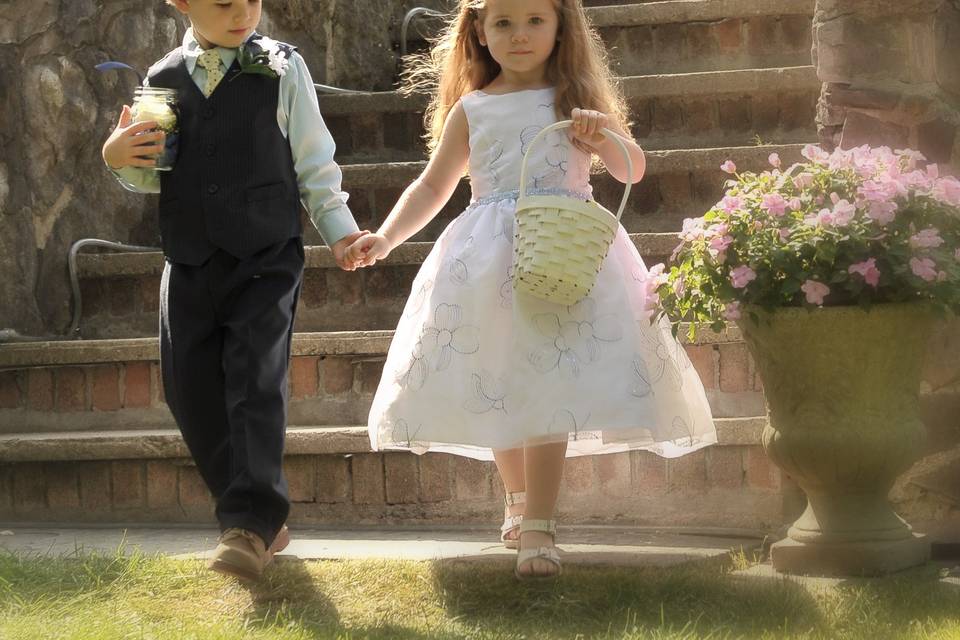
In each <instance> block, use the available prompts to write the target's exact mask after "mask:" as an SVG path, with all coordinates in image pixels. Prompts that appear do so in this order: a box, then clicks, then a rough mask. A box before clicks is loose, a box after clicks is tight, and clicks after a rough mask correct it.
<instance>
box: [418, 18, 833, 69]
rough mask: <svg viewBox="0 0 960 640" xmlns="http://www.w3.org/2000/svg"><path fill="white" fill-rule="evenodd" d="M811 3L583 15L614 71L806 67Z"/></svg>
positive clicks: (427, 24)
mask: <svg viewBox="0 0 960 640" xmlns="http://www.w3.org/2000/svg"><path fill="white" fill-rule="evenodd" d="M813 7H814V2H813V0H672V1H668V2H641V3H636V2H634V3H629V4H622V5H616V6H601V7H589V8H587V14H588V16H589V18H590V21H591V22H592V24H593V25H594V26H595V27H596V28H597V31H598V32H599V34H600V37H601V38H602V40H603V42H604V44H605V45H606V49H607V51H608V53H609V56H610V62H611V66H612V68H613V70H614V72H615V73H617V74H618V75H641V74H649V73H663V72H665V71H666V72H670V73H685V72H691V71H711V70H717V69H747V68H758V67H783V66H796V65H804V64H810V50H811V29H810V25H811V20H812V17H813ZM437 24H438V23H437V22H436V21H429V20H424V21H423V24H422V28H415V29H411V31H410V38H411V39H410V40H409V42H408V47H409V50H410V51H422V50H424V48H425V42H424V40H423V39H422V36H419V38H421V39H419V40H416V39H415V38H418V36H417V33H418V32H422V33H424V34H426V35H435V33H436V31H435V30H436V29H437ZM431 25H432V26H431ZM431 29H433V31H431Z"/></svg>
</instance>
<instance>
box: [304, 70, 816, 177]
mask: <svg viewBox="0 0 960 640" xmlns="http://www.w3.org/2000/svg"><path fill="white" fill-rule="evenodd" d="M620 83H621V86H622V88H623V91H624V94H625V95H626V98H627V104H628V106H629V108H630V114H631V119H632V121H633V127H632V133H633V135H634V137H635V138H636V139H637V140H638V141H639V142H640V143H641V144H642V145H643V147H644V148H645V149H649V150H663V149H682V148H691V147H695V148H702V147H735V146H744V145H749V144H752V143H753V142H754V140H755V139H757V138H760V139H762V140H765V141H766V142H768V143H770V142H777V143H790V142H805V141H808V140H813V139H816V129H815V128H814V116H815V112H816V102H817V96H818V95H819V93H820V82H819V80H818V79H817V77H816V73H815V71H814V69H813V67H810V66H801V67H787V68H771V69H743V70H732V71H711V72H705V73H683V74H661V75H650V76H630V77H624V78H620ZM319 100H320V111H321V113H323V116H324V120H325V121H326V123H327V126H328V127H329V129H330V131H331V133H332V134H333V137H334V140H335V141H336V143H337V159H338V161H339V162H341V163H342V164H357V163H362V162H404V161H415V160H421V159H423V158H424V156H425V153H426V152H425V146H424V144H423V139H422V138H423V133H424V129H423V111H424V108H425V107H426V104H427V97H426V96H425V95H423V94H414V95H409V96H403V95H401V94H400V93H399V92H396V91H389V92H378V93H363V94H340V95H331V94H321V95H320V96H319Z"/></svg>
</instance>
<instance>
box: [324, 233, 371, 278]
mask: <svg viewBox="0 0 960 640" xmlns="http://www.w3.org/2000/svg"><path fill="white" fill-rule="evenodd" d="M369 234H370V232H369V231H354V232H353V233H349V234H347V235H345V236H343V237H342V238H340V239H339V240H337V242H335V243H334V245H333V246H332V247H330V251H331V252H332V253H333V259H334V260H335V261H336V262H337V266H338V267H340V268H341V269H343V270H344V271H354V270H355V269H356V268H357V267H358V266H361V265H359V264H357V261H356V260H351V259H350V258H348V257H347V250H348V249H349V248H350V247H351V245H353V244H354V243H355V242H357V241H358V239H359V238H362V237H364V236H366V235H369Z"/></svg>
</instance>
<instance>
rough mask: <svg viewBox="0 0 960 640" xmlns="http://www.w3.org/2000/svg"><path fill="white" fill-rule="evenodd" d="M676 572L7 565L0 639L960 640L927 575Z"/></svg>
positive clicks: (155, 560) (935, 581)
mask: <svg viewBox="0 0 960 640" xmlns="http://www.w3.org/2000/svg"><path fill="white" fill-rule="evenodd" d="M743 562H744V560H743V557H742V556H741V557H740V558H739V559H738V558H737V557H731V558H727V559H726V560H724V561H722V562H718V561H712V562H706V563H698V564H696V565H687V566H683V567H673V568H644V569H614V568H604V567H576V566H568V567H567V568H566V570H565V574H564V576H563V577H562V578H561V579H560V580H559V581H557V582H555V583H548V584H536V585H531V584H525V583H524V584H521V583H518V582H517V581H516V580H515V579H514V578H513V576H512V574H511V573H510V570H509V565H506V564H489V563H485V564H473V563H470V564H468V563H456V564H454V563H442V564H437V563H430V562H384V561H299V560H284V561H281V562H278V563H277V564H276V565H275V566H273V567H271V568H270V569H269V570H268V573H267V575H266V576H265V578H264V580H263V581H262V583H261V584H259V585H257V586H256V587H254V588H250V589H248V588H245V587H243V586H241V585H240V584H238V583H236V582H234V581H232V580H230V579H227V578H223V577H221V576H218V575H216V574H213V573H211V572H209V571H207V570H206V569H205V568H204V566H203V564H202V562H200V561H197V560H190V561H178V560H171V559H169V558H165V557H145V556H143V555H132V556H127V557H124V556H123V555H122V554H119V553H118V554H117V555H115V556H113V557H111V556H103V555H80V556H77V557H72V558H53V557H35V556H34V557H28V556H22V555H12V554H10V553H9V552H3V551H0V638H2V639H3V640H21V639H28V638H29V639H32V638H38V639H43V640H53V639H57V638H83V639H87V638H90V639H93V638H96V639H98V640H100V639H111V638H137V639H140V638H144V639H152V638H157V639H163V640H168V639H180V638H197V639H202V640H208V639H210V640H217V639H224V640H227V639H229V640H236V639H237V638H270V639H271V640H272V639H279V640H287V639H290V640H293V639H298V640H299V639H306V638H344V639H347V638H350V639H352V638H411V639H431V640H432V639H435V638H436V639H440V638H511V639H519V638H529V639H533V638H618V639H620V638H624V639H631V640H639V639H641V638H656V639H667V638H669V639H688V638H711V639H713V638H831V639H832V638H863V639H865V640H867V639H869V640H881V639H886V638H890V639H897V640H900V639H906V638H931V639H932V638H937V639H947V638H956V639H960V587H958V586H956V585H952V584H947V583H944V582H941V581H939V578H940V572H941V570H940V569H938V568H936V567H933V566H928V567H924V568H921V569H917V570H914V571H909V572H905V573H902V574H898V575H895V576H891V577H887V578H884V579H880V580H872V581H856V582H854V583H850V584H848V585H843V586H840V587H837V588H835V589H833V590H820V591H816V590H808V589H806V588H804V587H801V586H799V585H797V584H795V583H789V582H783V581H781V580H769V579H762V578H750V579H747V578H743V577H738V576H735V575H732V574H731V572H732V571H733V569H734V568H735V567H737V566H742V565H743Z"/></svg>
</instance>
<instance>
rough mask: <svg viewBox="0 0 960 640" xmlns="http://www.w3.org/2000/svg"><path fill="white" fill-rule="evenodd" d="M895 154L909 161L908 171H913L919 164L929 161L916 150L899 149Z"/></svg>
mask: <svg viewBox="0 0 960 640" xmlns="http://www.w3.org/2000/svg"><path fill="white" fill-rule="evenodd" d="M894 153H895V154H896V155H898V156H900V157H901V158H906V159H907V169H913V168H914V167H916V166H917V162H923V161H924V160H926V159H927V157H926V156H925V155H923V154H922V153H920V152H919V151H917V150H915V149H897V150H896V151H894Z"/></svg>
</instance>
